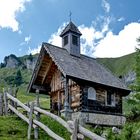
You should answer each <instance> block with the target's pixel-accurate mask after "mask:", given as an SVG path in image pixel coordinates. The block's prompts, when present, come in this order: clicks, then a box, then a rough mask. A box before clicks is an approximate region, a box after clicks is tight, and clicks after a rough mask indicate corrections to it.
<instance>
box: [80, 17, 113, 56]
mask: <svg viewBox="0 0 140 140" xmlns="http://www.w3.org/2000/svg"><path fill="white" fill-rule="evenodd" d="M101 20H102V21H103V23H102V24H101V25H100V26H101V27H100V29H99V30H97V28H96V26H95V24H91V26H90V27H86V26H84V25H81V26H79V27H78V28H79V30H80V31H81V33H82V36H81V53H82V54H86V55H90V56H93V54H94V51H95V47H96V46H97V44H98V42H99V41H100V40H101V39H102V38H104V37H105V35H106V33H107V32H108V31H109V24H110V22H111V18H110V17H104V19H103V17H100V18H98V19H97V21H96V24H98V22H101ZM94 23H95V22H94Z"/></svg>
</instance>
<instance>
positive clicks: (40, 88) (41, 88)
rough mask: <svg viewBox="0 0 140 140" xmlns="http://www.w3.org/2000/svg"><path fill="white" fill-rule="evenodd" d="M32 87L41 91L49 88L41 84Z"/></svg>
mask: <svg viewBox="0 0 140 140" xmlns="http://www.w3.org/2000/svg"><path fill="white" fill-rule="evenodd" d="M32 88H33V89H35V90H36V89H37V90H39V91H44V92H46V91H48V89H47V88H45V87H44V86H39V85H33V86H32Z"/></svg>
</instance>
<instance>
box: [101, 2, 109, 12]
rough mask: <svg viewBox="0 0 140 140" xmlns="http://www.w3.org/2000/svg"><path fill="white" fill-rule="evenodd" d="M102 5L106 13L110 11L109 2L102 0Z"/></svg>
mask: <svg viewBox="0 0 140 140" xmlns="http://www.w3.org/2000/svg"><path fill="white" fill-rule="evenodd" d="M102 7H103V9H104V10H105V12H106V13H109V12H110V4H109V3H108V2H107V1H106V0H102Z"/></svg>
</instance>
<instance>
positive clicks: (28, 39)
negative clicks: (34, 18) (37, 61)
mask: <svg viewBox="0 0 140 140" xmlns="http://www.w3.org/2000/svg"><path fill="white" fill-rule="evenodd" d="M24 41H25V42H26V43H27V44H28V43H29V42H30V41H31V35H29V36H26V37H25V39H24Z"/></svg>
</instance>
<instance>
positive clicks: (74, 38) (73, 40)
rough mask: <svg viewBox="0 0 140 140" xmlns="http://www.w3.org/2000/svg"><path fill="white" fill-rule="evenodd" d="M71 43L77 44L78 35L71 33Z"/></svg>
mask: <svg viewBox="0 0 140 140" xmlns="http://www.w3.org/2000/svg"><path fill="white" fill-rule="evenodd" d="M72 44H73V45H75V46H78V37H77V36H76V35H72Z"/></svg>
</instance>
